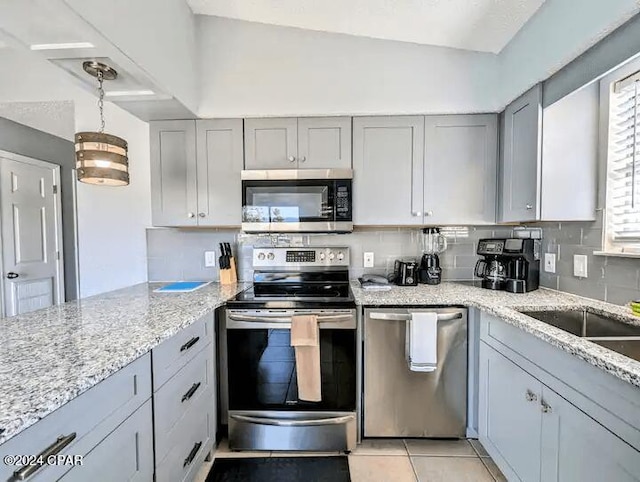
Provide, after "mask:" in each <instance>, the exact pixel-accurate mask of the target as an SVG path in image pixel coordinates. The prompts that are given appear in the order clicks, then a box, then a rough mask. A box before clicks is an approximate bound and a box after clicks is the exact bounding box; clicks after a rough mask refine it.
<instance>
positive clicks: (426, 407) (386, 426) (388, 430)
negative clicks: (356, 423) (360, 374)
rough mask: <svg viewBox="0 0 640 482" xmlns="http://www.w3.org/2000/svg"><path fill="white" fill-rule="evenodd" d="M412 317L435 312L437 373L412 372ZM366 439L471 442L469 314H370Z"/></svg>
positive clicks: (367, 315)
mask: <svg viewBox="0 0 640 482" xmlns="http://www.w3.org/2000/svg"><path fill="white" fill-rule="evenodd" d="M411 312H435V313H437V316H438V321H437V368H436V370H435V371H433V372H414V371H410V370H409V368H408V366H407V361H406V359H405V342H406V339H405V333H406V329H405V327H406V323H407V321H408V320H410V319H411ZM364 317H365V318H364V400H363V411H364V436H365V437H433V438H456V437H458V438H459V437H465V436H466V427H467V310H466V309H464V308H426V309H408V308H400V309H382V308H367V309H365V310H364Z"/></svg>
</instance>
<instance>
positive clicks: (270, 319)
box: [229, 314, 353, 323]
mask: <svg viewBox="0 0 640 482" xmlns="http://www.w3.org/2000/svg"><path fill="white" fill-rule="evenodd" d="M291 318H292V317H291V316H287V317H284V318H283V317H279V316H252V315H236V314H230V315H229V319H231V320H235V321H262V322H264V323H291ZM351 320H353V315H350V314H349V315H326V316H318V321H319V322H322V321H334V322H335V321H351Z"/></svg>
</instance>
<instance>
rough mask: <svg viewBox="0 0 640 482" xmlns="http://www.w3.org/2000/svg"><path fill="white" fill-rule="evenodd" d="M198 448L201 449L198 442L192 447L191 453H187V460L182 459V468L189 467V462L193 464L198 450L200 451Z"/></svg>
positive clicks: (200, 443)
mask: <svg viewBox="0 0 640 482" xmlns="http://www.w3.org/2000/svg"><path fill="white" fill-rule="evenodd" d="M200 447H202V442H198V443H197V444H195V445H194V446H193V448H192V449H191V452H189V455H187V458H186V459H184V462H183V464H182V467H183V468H184V467H186V466H187V465H189V464H190V463H191V462H193V459H195V458H196V455H197V454H198V450H200Z"/></svg>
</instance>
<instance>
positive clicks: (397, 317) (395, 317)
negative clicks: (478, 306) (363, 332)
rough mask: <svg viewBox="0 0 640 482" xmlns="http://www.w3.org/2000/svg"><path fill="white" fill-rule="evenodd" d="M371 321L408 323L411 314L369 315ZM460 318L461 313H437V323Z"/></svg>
mask: <svg viewBox="0 0 640 482" xmlns="http://www.w3.org/2000/svg"><path fill="white" fill-rule="evenodd" d="M369 318H371V319H372V320H383V321H409V320H410V319H411V314H410V313H409V314H405V313H369ZM460 318H462V313H438V321H451V320H458V319H460Z"/></svg>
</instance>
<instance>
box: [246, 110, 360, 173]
mask: <svg viewBox="0 0 640 482" xmlns="http://www.w3.org/2000/svg"><path fill="white" fill-rule="evenodd" d="M244 137H245V169H332V168H347V169H349V168H351V117H301V118H298V119H296V118H293V117H285V118H269V119H245V121H244Z"/></svg>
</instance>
